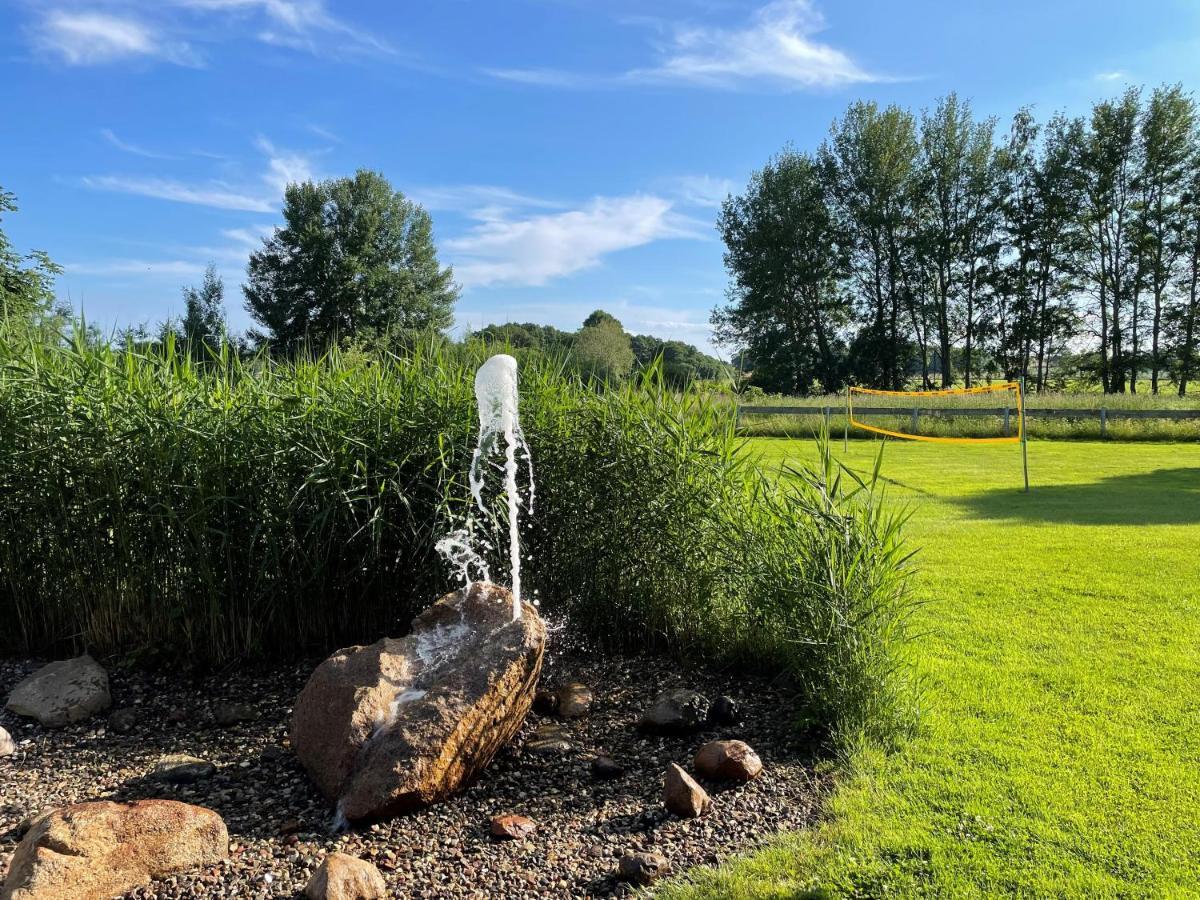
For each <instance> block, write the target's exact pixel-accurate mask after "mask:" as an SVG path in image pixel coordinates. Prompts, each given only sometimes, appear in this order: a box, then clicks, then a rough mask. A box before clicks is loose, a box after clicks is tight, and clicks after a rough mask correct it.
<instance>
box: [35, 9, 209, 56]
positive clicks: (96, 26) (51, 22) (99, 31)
mask: <svg viewBox="0 0 1200 900" xmlns="http://www.w3.org/2000/svg"><path fill="white" fill-rule="evenodd" d="M32 37H33V43H34V46H35V47H36V48H37V49H38V50H40V51H42V52H43V53H44V54H46V55H48V56H52V57H56V58H58V59H59V60H61V61H62V62H65V63H67V64H68V65H73V66H94V65H102V64H105V63H112V62H118V61H122V60H129V59H138V58H141V59H159V60H165V61H167V62H171V63H175V64H176V65H181V66H199V65H200V64H201V62H202V60H201V58H200V55H199V54H198V53H196V51H195V50H193V49H192V47H191V46H190V45H189V44H188V43H187V42H185V41H179V40H173V39H171V38H169V37H167V36H165V35H163V34H162V33H161V32H160V31H159V30H158V29H157V28H155V27H153V26H151V25H149V24H148V23H146V22H143V21H141V20H140V19H136V18H133V17H132V16H128V15H121V16H117V15H111V14H109V13H104V12H96V11H73V10H66V9H56V10H51V11H50V12H48V13H47V14H46V15H45V16H43V18H42V19H41V20H40V21H39V22H38V23H37V24H36V25H34V27H33V29H32Z"/></svg>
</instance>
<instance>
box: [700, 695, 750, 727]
mask: <svg viewBox="0 0 1200 900" xmlns="http://www.w3.org/2000/svg"><path fill="white" fill-rule="evenodd" d="M708 721H709V722H711V723H712V724H713V725H736V724H738V723H739V722H740V721H742V710H741V707H739V706H738V703H737V701H736V700H734V699H733V698H732V697H727V696H725V695H724V694H722V695H721V696H720V697H718V698H717V699H716V700H714V701H713V702H712V706H710V707H709V708H708Z"/></svg>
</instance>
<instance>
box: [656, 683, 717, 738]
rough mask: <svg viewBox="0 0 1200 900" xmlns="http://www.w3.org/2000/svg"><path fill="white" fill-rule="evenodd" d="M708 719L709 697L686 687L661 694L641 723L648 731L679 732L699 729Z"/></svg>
mask: <svg viewBox="0 0 1200 900" xmlns="http://www.w3.org/2000/svg"><path fill="white" fill-rule="evenodd" d="M707 719H708V698H707V697H705V696H704V695H703V694H701V693H699V692H697V691H691V690H687V689H686V688H685V689H681V690H675V691H667V692H665V693H662V694H659V695H658V697H657V698H655V700H654V705H653V706H651V707H650V708H649V709H648V710H646V712H645V714H644V715H643V716H642V719H641V722H640V723H639V724H640V727H641V728H643V729H644V730H646V731H655V732H664V733H672V734H678V733H681V732H688V731H695V730H697V729H698V728H700V727H701V726H702V725H704V723H705V722H706V721H707Z"/></svg>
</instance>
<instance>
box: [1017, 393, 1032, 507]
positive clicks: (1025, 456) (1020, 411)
mask: <svg viewBox="0 0 1200 900" xmlns="http://www.w3.org/2000/svg"><path fill="white" fill-rule="evenodd" d="M1017 425H1018V427H1019V428H1020V429H1021V468H1022V469H1024V471H1025V493H1027V494H1028V493H1029V433H1028V431H1026V429H1025V376H1024V375H1022V376H1021V380H1020V381H1019V382H1017Z"/></svg>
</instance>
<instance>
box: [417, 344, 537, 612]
mask: <svg viewBox="0 0 1200 900" xmlns="http://www.w3.org/2000/svg"><path fill="white" fill-rule="evenodd" d="M517 403H518V391H517V361H516V360H515V359H513V358H512V357H511V356H509V355H508V354H507V353H498V354H496V355H495V356H493V357H490V358H489V359H488V360H487V362H485V363H484V364H483V365H482V366H480V367H479V370H478V371H477V372H476V373H475V404H476V407H477V409H478V413H479V437H478V439H477V441H476V443H475V451H474V453H473V454H472V456H471V469H470V475H469V477H470V485H471V496H472V497H473V498H474V500H475V506H476V507H477V508H478V511H479V512H480V513H481V514H482V515H483V516H484V517H486V518H487V519H488V520H490V521H492V522H493V523H494V522H495V514H494V513H493V511H492V510H491V508H490V507H489V506H488V505H487V503H486V502H485V500H484V487H485V486H486V482H487V474H488V468H489V466H490V465H491V457H492V456H493V455H494V454H497V453H502V454H503V457H504V495H505V500H506V502H507V506H508V559H509V566H510V570H511V572H512V595H513V619H519V618H521V536H520V513H521V492H520V488H519V487H518V485H517V473H518V469H519V466H518V464H517V454H518V452H522V453H524V455H525V461H526V464H527V466H528V469H529V513H530V515H532V514H533V497H534V481H533V458H532V456H531V454H530V452H529V445H528V444H527V443H526V442H525V435H524V434H523V433H522V431H521V420H520V416H519V414H518V411H517ZM478 543H479V539H478V538H477V536H476V534H475V519H474V517H473V515H470V514H468V516H467V524H466V526H465V527H464V528H460V529H457V530H455V531H452V532H451V533H450V534H448V535H446V536H445V537H444V538H442V539H441V540H440V541H438V543H437V551H438V552H439V553H441V554H442V556H443V557H444V558H445V559H446V561H447V562H448V563H450V565H451V566H452V567H453V568H455V569H456V570H457V572H458V575H459V577H460V578H461V579H462V580H463V583H464V584H467V585H469V584H470V583H471V580H472V579H471V568H472V567H474V568H475V569H477V570H478V571H479V573H480V575H482V580H483V581H490V580H491V579H490V576H489V573H488V565H487V561H486V560H485V559H484V558H483V555H482V554H481V553H480V552H479V551H478V550H476V546H477V544H478Z"/></svg>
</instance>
